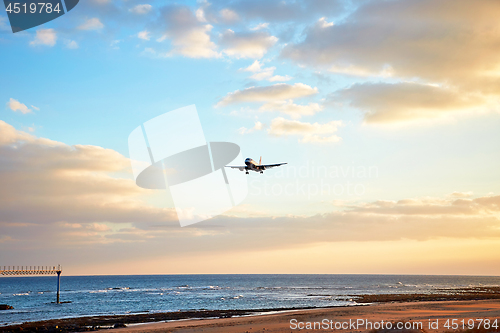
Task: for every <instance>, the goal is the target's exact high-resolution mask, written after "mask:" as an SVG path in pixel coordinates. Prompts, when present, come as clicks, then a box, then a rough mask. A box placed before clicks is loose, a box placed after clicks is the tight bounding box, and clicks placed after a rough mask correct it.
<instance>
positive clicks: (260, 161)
mask: <svg viewBox="0 0 500 333" xmlns="http://www.w3.org/2000/svg"><path fill="white" fill-rule="evenodd" d="M261 164H262V156H261V157H260V160H259V165H261Z"/></svg>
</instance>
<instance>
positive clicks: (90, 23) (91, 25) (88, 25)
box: [78, 17, 104, 30]
mask: <svg viewBox="0 0 500 333" xmlns="http://www.w3.org/2000/svg"><path fill="white" fill-rule="evenodd" d="M102 28H104V24H102V22H101V21H100V20H99V19H98V18H97V17H93V18H90V19H88V20H87V21H85V22H84V23H83V24H81V25H80V26H78V29H80V30H100V29H102Z"/></svg>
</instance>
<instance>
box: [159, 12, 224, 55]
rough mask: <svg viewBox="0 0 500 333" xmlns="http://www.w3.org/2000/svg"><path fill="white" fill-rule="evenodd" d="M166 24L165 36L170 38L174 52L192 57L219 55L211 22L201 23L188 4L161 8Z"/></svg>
mask: <svg viewBox="0 0 500 333" xmlns="http://www.w3.org/2000/svg"><path fill="white" fill-rule="evenodd" d="M161 14H162V20H163V22H164V23H165V24H166V26H167V27H166V31H165V34H164V37H163V38H162V39H160V40H163V39H164V38H169V39H170V40H171V44H172V46H173V49H172V51H171V53H172V54H180V55H183V56H186V57H190V58H214V57H219V53H218V52H217V50H216V49H217V46H216V45H215V43H214V42H212V41H211V39H210V34H209V33H210V31H211V30H212V28H213V27H212V26H211V25H210V24H204V23H201V22H200V21H199V20H198V19H197V18H196V16H195V15H194V14H193V12H192V11H191V9H190V8H189V7H187V6H167V7H164V8H162V10H161Z"/></svg>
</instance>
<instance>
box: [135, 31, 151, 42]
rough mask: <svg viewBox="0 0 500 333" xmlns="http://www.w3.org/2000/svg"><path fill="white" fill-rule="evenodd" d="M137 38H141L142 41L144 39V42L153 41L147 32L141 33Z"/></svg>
mask: <svg viewBox="0 0 500 333" xmlns="http://www.w3.org/2000/svg"><path fill="white" fill-rule="evenodd" d="M137 37H139V38H140V39H144V40H150V39H151V33H150V32H149V31H147V30H144V31H141V32H139V33H138V34H137Z"/></svg>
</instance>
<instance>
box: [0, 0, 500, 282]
mask: <svg viewBox="0 0 500 333" xmlns="http://www.w3.org/2000/svg"><path fill="white" fill-rule="evenodd" d="M499 15H500V2H498V1H496V0H477V1H465V0H443V1H439V2H436V1H433V0H390V1H380V0H377V1H375V0H372V1H370V0H363V1H340V0H338V1H337V0H309V1H305V0H304V1H283V0H256V1H242V0H240V1H238V0H236V1H227V0H220V1H219V0H207V1H186V2H173V1H172V2H170V1H169V2H165V1H155V0H151V1H147V0H85V1H80V3H79V4H78V6H76V7H75V8H74V9H73V10H72V11H70V12H69V13H67V14H65V15H63V16H61V17H59V18H58V19H56V20H54V21H51V22H48V23H45V24H43V25H40V26H38V27H34V28H32V29H29V30H26V31H23V32H18V33H15V34H13V33H12V31H11V29H10V25H9V21H8V18H7V15H6V12H5V11H4V10H3V9H2V10H0V66H1V67H0V68H1V70H0V86H1V87H2V89H0V265H1V266H3V265H6V266H7V265H11V266H12V265H19V266H21V265H24V266H26V265H27V266H30V265H33V266H37V265H57V264H60V265H62V266H63V274H65V275H99V274H201V273H203V274H205V273H206V274H211V273H335V274H343V273H346V274H348V273H349V274H351V273H360V274H466V275H500V171H499V170H500V155H499V152H500V131H499V130H498V129H499V128H500V108H499V106H498V101H499V99H500V58H499V57H498V54H500V43H499V41H500V22H499V21H498V17H499ZM192 104H194V105H196V108H197V110H198V114H199V117H200V121H201V124H202V126H203V131H204V135H205V137H206V139H207V141H227V142H234V143H237V144H238V145H239V146H240V148H241V152H242V156H243V158H246V157H251V158H253V159H254V160H257V161H258V160H259V158H260V157H261V156H262V162H263V163H279V162H288V164H287V165H286V166H283V167H280V168H275V169H271V170H268V171H266V172H265V173H264V174H263V175H260V174H257V173H253V174H250V175H248V176H247V178H248V188H249V193H248V196H247V197H246V199H245V200H244V201H243V203H241V204H240V205H238V206H236V207H234V208H233V209H231V210H229V211H226V212H225V213H223V214H222V215H219V216H217V217H214V218H212V219H209V220H206V221H204V222H201V223H197V224H194V225H192V226H189V227H183V228H181V227H180V226H179V222H178V220H177V216H176V212H175V208H174V206H173V203H172V199H171V197H169V195H168V193H165V192H164V191H158V190H151V189H143V188H140V187H138V186H137V185H136V184H135V181H134V178H133V175H132V169H131V164H130V159H129V151H128V136H129V134H130V133H131V132H132V130H134V129H135V128H136V127H137V126H139V125H140V124H142V123H144V122H146V121H148V120H150V119H152V118H154V117H156V116H158V115H161V114H163V113H165V112H168V111H171V110H175V109H178V108H181V107H184V106H188V105H192ZM240 162H241V163H243V160H242V161H240Z"/></svg>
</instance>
